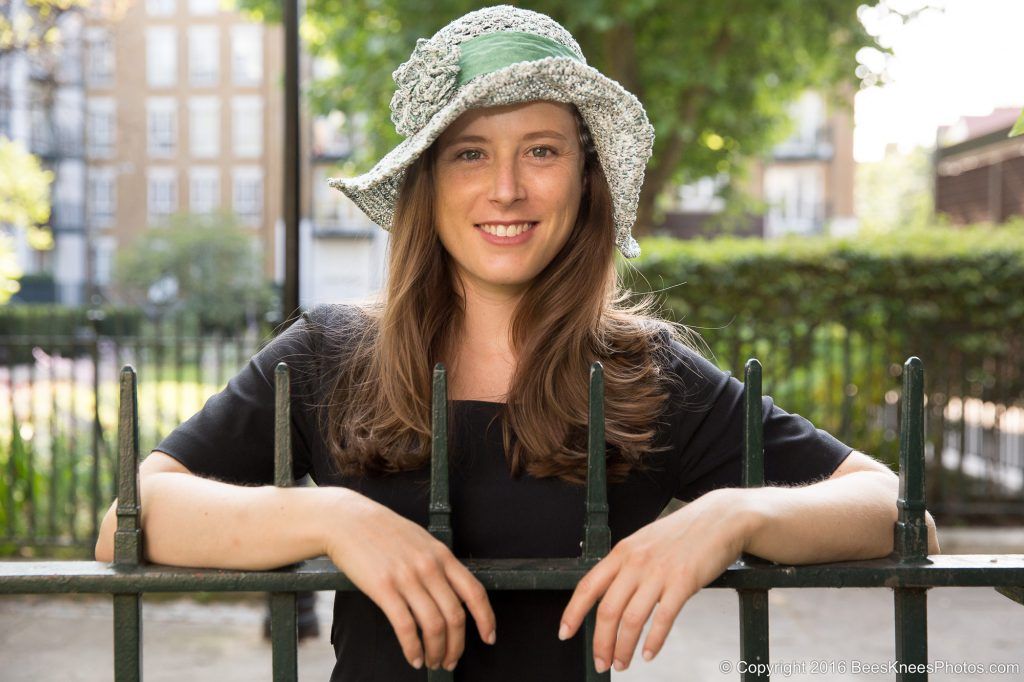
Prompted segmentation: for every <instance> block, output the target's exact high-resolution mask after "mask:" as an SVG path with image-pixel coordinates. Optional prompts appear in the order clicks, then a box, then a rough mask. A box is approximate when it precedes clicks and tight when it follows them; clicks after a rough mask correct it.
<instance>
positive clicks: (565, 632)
mask: <svg viewBox="0 0 1024 682" xmlns="http://www.w3.org/2000/svg"><path fill="white" fill-rule="evenodd" d="M548 632H550V630H548ZM568 637H569V626H568V625H566V624H565V623H562V627H560V628H558V639H560V640H562V641H565V640H566V639H568Z"/></svg>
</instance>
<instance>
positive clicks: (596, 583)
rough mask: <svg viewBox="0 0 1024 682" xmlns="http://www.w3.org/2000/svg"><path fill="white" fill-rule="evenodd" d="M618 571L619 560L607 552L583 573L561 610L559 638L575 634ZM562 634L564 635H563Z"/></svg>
mask: <svg viewBox="0 0 1024 682" xmlns="http://www.w3.org/2000/svg"><path fill="white" fill-rule="evenodd" d="M618 571H619V560H618V557H617V556H616V557H615V558H613V555H611V554H609V555H608V556H606V557H605V558H604V559H602V560H601V561H599V562H597V565H595V566H594V567H593V568H592V569H590V571H589V572H588V573H587V574H586V575H584V576H583V577H582V578H581V579H580V581H579V583H577V585H576V589H575V590H574V591H573V593H572V597H571V598H570V599H569V604H568V605H567V606H566V607H565V611H563V612H562V625H563V626H564V628H563V629H562V630H561V631H560V632H559V635H558V637H559V639H569V638H570V637H572V636H573V635H574V634H576V630H577V628H579V626H580V623H582V622H583V619H584V618H586V617H587V614H588V613H590V609H591V608H593V606H594V604H595V603H596V602H597V600H598V599H600V597H601V595H602V594H604V592H605V590H607V589H608V586H609V585H610V584H611V582H612V580H614V579H615V576H616V574H617V573H618ZM563 634H564V636H563Z"/></svg>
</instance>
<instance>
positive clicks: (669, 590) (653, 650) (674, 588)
mask: <svg viewBox="0 0 1024 682" xmlns="http://www.w3.org/2000/svg"><path fill="white" fill-rule="evenodd" d="M695 592H696V590H694V589H692V588H691V587H689V586H687V585H685V584H681V583H677V584H675V585H669V586H668V587H666V589H665V592H664V593H663V594H662V595H661V600H660V601H659V602H658V608H656V609H655V610H654V616H653V617H652V618H651V629H650V631H649V632H648V633H647V639H646V640H645V641H644V649H643V650H644V660H648V661H649V660H651V659H652V658H654V657H655V656H657V655H658V652H659V651H661V647H662V646H663V645H664V644H665V640H666V639H667V638H668V632H669V630H671V629H672V625H673V623H675V622H676V617H678V616H679V611H680V610H682V608H683V605H684V604H686V602H687V601H689V600H690V597H692V596H693V595H694V593H695ZM647 652H650V656H648V655H647Z"/></svg>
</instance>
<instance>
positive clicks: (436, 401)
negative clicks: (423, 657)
mask: <svg viewBox="0 0 1024 682" xmlns="http://www.w3.org/2000/svg"><path fill="white" fill-rule="evenodd" d="M431 388H432V393H431V403H430V411H431V415H430V416H431V424H430V438H431V441H430V501H429V504H428V507H427V513H428V521H427V530H428V532H429V533H430V534H431V535H433V536H434V538H436V539H437V540H439V541H440V542H443V543H444V544H445V546H446V547H447V548H448V549H449V550H450V549H452V523H451V516H452V506H451V499H450V496H449V485H450V480H451V479H450V477H449V475H448V375H447V373H446V371H445V367H444V363H441V362H439V363H437V364H436V365H434V376H433V383H432V386H431ZM453 679H455V676H454V672H453V671H449V670H445V669H444V668H439V669H437V670H430V669H428V670H427V680H428V682H452V680H453Z"/></svg>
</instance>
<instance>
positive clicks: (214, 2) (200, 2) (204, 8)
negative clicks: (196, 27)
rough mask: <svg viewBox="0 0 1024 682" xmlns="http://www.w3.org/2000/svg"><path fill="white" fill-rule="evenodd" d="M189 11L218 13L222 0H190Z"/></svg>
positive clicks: (204, 13)
mask: <svg viewBox="0 0 1024 682" xmlns="http://www.w3.org/2000/svg"><path fill="white" fill-rule="evenodd" d="M188 11H189V12H191V13H192V14H198V15H210V14H216V13H217V12H219V11H220V0H188Z"/></svg>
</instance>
